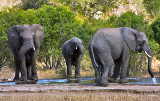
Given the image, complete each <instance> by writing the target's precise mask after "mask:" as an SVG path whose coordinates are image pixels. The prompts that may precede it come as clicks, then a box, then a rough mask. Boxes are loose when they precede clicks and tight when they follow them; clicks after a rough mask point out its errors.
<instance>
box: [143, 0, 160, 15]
mask: <svg viewBox="0 0 160 101" xmlns="http://www.w3.org/2000/svg"><path fill="white" fill-rule="evenodd" d="M143 4H144V7H145V8H146V10H147V12H148V13H149V14H151V15H152V16H154V17H156V16H159V14H160V0H143Z"/></svg>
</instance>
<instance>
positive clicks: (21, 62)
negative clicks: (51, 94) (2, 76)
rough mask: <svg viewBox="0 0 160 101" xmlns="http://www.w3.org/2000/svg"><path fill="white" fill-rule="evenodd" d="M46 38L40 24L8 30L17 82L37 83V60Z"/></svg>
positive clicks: (16, 26) (18, 26) (19, 26)
mask: <svg viewBox="0 0 160 101" xmlns="http://www.w3.org/2000/svg"><path fill="white" fill-rule="evenodd" d="M43 38H44V33H43V27H42V26H41V25H40V24H32V25H28V24H26V25H15V26H12V27H10V28H9V29H8V44H9V47H10V49H11V51H12V53H13V56H14V63H15V66H16V68H15V77H14V80H15V81H21V82H22V83H29V81H37V80H38V77H37V71H36V67H35V60H36V55H37V52H38V50H39V48H40V44H41V41H42V40H43Z"/></svg>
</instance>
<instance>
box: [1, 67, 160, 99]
mask: <svg viewBox="0 0 160 101" xmlns="http://www.w3.org/2000/svg"><path fill="white" fill-rule="evenodd" d="M43 73H44V74H42V72H41V71H39V72H38V74H39V77H40V78H46V77H49V76H53V75H54V72H51V71H45V72H43ZM44 75H45V76H44ZM46 75H47V76H46ZM13 77H14V72H13V70H11V69H8V68H3V69H2V70H1V72H0V79H1V81H5V80H12V79H13ZM0 101H160V86H154V85H150V86H146V85H127V84H125V85H122V84H109V85H108V86H107V87H99V86H96V85H95V84H93V83H91V84H79V83H68V84H49V85H48V84H43V85H42V84H26V85H24V84H23V85H22V84H19V85H0Z"/></svg>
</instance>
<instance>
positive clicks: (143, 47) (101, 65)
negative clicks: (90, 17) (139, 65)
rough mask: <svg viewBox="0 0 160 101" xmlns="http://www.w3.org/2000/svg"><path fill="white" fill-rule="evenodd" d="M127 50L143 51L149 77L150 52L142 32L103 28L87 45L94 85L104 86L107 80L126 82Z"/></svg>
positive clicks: (128, 54) (125, 28)
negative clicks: (93, 72) (94, 80)
mask: <svg viewBox="0 0 160 101" xmlns="http://www.w3.org/2000/svg"><path fill="white" fill-rule="evenodd" d="M129 50H131V51H134V52H136V51H137V52H142V51H144V52H145V54H146V55H147V57H148V71H149V74H150V75H151V77H153V74H152V72H151V62H152V61H151V60H152V52H151V49H150V48H149V45H148V41H147V37H146V35H145V33H144V32H139V31H137V30H135V29H132V28H128V27H121V28H104V29H100V30H98V31H97V32H96V33H95V35H94V36H93V38H92V39H91V40H90V43H89V54H90V57H91V61H92V64H93V67H94V69H95V77H96V83H97V84H98V85H102V86H105V85H107V84H108V78H109V77H111V80H116V79H117V78H118V77H119V76H120V81H119V82H120V83H125V82H128V80H127V71H128V70H127V69H128V61H129V57H130V53H129Z"/></svg>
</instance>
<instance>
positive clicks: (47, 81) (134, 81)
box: [0, 77, 160, 85]
mask: <svg viewBox="0 0 160 101" xmlns="http://www.w3.org/2000/svg"><path fill="white" fill-rule="evenodd" d="M128 79H129V83H128V84H138V85H153V84H154V85H156V84H160V78H128ZM94 80H95V79H94V78H93V77H83V78H80V79H79V83H80V84H93V83H94ZM76 81H77V80H76V79H70V80H67V79H42V80H38V81H37V84H57V83H61V84H64V83H75V82H76ZM0 85H16V83H15V82H13V81H10V82H0Z"/></svg>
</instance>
